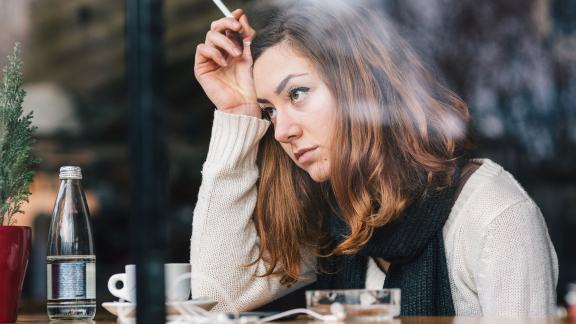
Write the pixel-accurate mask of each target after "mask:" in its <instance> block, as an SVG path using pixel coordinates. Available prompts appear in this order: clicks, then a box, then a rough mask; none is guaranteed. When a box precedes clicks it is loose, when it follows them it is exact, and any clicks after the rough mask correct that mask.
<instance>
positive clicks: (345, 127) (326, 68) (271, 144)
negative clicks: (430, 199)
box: [252, 0, 474, 285]
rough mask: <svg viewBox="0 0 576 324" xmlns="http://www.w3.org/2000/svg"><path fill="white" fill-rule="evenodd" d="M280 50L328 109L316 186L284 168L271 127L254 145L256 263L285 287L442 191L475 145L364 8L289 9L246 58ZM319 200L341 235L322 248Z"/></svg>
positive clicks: (452, 106) (458, 105)
mask: <svg viewBox="0 0 576 324" xmlns="http://www.w3.org/2000/svg"><path fill="white" fill-rule="evenodd" d="M281 43H285V44H287V45H289V46H290V47H291V48H292V49H294V50H295V51H296V52H297V53H299V54H301V55H303V56H304V57H306V58H307V59H309V60H310V61H311V62H312V63H313V65H314V66H315V68H316V69H317V70H318V71H319V73H320V75H321V77H322V78H323V81H324V82H325V83H326V85H327V86H328V88H329V89H330V91H331V93H332V95H333V96H335V98H336V102H337V103H338V105H337V107H335V108H334V109H336V110H337V113H336V121H335V124H334V125H331V128H332V129H331V131H332V132H333V134H334V136H333V143H332V145H331V148H333V149H332V151H331V153H330V154H331V157H330V158H331V160H330V161H331V162H330V163H331V169H330V179H329V181H328V182H327V183H324V184H317V183H314V182H313V181H312V180H311V179H310V177H309V176H308V174H306V172H305V171H303V170H301V169H299V168H298V167H297V166H296V165H295V164H294V163H293V162H292V161H291V160H290V158H289V157H288V155H287V154H286V153H285V152H284V151H283V149H282V148H281V146H280V144H279V143H278V142H276V140H275V139H274V133H273V129H272V127H271V128H270V130H269V131H268V133H267V134H266V135H265V137H264V138H263V140H262V142H261V144H260V149H259V150H260V151H259V156H258V165H259V168H260V179H259V182H258V193H259V194H258V198H257V203H256V209H255V214H254V220H255V223H256V228H257V232H258V235H259V238H260V255H259V257H258V259H257V260H256V261H255V262H257V261H258V260H264V261H265V262H266V264H267V272H266V273H265V274H264V276H269V275H280V276H281V277H282V279H281V281H282V283H283V284H285V285H290V284H292V283H294V282H296V281H297V280H299V279H300V278H301V277H300V266H301V261H302V259H303V256H304V255H305V254H313V255H316V256H326V255H332V254H354V253H356V252H357V251H359V250H360V249H361V248H362V246H363V245H365V244H366V243H367V242H368V240H369V239H370V238H371V236H372V234H373V231H374V229H375V228H377V227H380V226H385V225H386V224H389V223H390V222H393V221H394V220H395V219H397V218H398V217H401V215H402V212H403V211H404V209H405V208H406V207H407V206H408V205H409V204H410V203H411V202H413V201H415V200H417V199H419V198H421V197H423V195H425V194H426V192H427V191H428V190H442V189H443V188H445V187H447V186H449V185H452V183H451V179H452V177H453V175H454V173H455V172H456V168H457V167H458V165H460V164H461V163H462V162H463V161H464V160H465V158H466V156H467V154H468V153H469V152H470V151H471V150H472V149H473V147H474V143H473V140H472V137H471V136H470V131H469V128H470V127H469V125H470V116H469V112H468V108H467V106H466V104H465V103H464V102H463V101H462V100H461V99H460V98H459V97H458V96H457V95H455V94H454V93H453V92H451V91H450V90H448V89H447V88H446V87H444V86H443V85H442V84H441V83H440V82H439V81H438V80H437V79H436V78H435V77H434V76H433V75H432V74H431V73H430V72H429V70H428V69H427V68H426V67H425V66H424V64H423V62H422V61H421V60H420V59H419V58H418V56H417V55H416V53H415V52H414V51H413V50H411V49H410V47H409V46H408V45H407V43H406V42H405V41H404V40H402V39H401V38H400V37H399V36H398V34H397V33H396V32H395V29H394V27H393V26H392V25H391V23H390V22H389V20H388V19H386V18H384V16H383V15H380V14H376V13H375V11H374V10H372V9H371V7H369V6H363V5H361V4H358V2H355V5H350V3H349V2H348V3H346V1H344V0H336V1H335V0H331V1H329V2H328V1H322V5H320V4H318V1H299V2H297V4H295V5H294V6H291V7H290V8H289V9H287V10H283V11H282V12H281V13H280V14H278V15H276V16H274V17H273V18H272V19H271V20H270V21H269V22H268V24H267V25H266V26H265V27H264V28H263V29H262V30H260V31H259V32H258V35H257V36H256V39H255V40H254V41H253V43H252V52H253V58H254V62H255V61H256V60H257V59H258V58H259V57H260V56H261V55H262V54H263V53H264V52H265V51H266V49H268V48H270V47H273V46H275V45H278V44H281ZM327 193H329V194H327ZM328 196H330V197H332V198H333V200H334V203H335V204H336V205H337V206H338V208H339V209H340V216H341V217H342V218H343V220H344V221H345V222H346V223H347V224H348V226H349V228H350V233H349V235H348V236H346V237H345V238H344V240H343V241H342V242H341V243H339V244H338V245H336V246H332V247H330V248H329V249H328V250H327V247H328V246H330V245H329V243H328V242H327V228H325V225H324V224H325V217H327V214H328V212H329V210H328V209H327V208H328V204H327V202H326V201H327V197H328Z"/></svg>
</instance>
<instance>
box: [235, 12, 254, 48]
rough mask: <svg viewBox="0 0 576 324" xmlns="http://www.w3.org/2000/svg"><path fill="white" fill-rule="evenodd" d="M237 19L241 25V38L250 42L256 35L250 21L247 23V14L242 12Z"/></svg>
mask: <svg viewBox="0 0 576 324" xmlns="http://www.w3.org/2000/svg"><path fill="white" fill-rule="evenodd" d="M238 21H239V22H240V25H241V26H242V40H243V41H244V42H252V40H253V39H254V37H256V31H255V30H254V28H252V26H250V23H248V16H246V15H244V14H243V15H242V16H240V18H239V19H238Z"/></svg>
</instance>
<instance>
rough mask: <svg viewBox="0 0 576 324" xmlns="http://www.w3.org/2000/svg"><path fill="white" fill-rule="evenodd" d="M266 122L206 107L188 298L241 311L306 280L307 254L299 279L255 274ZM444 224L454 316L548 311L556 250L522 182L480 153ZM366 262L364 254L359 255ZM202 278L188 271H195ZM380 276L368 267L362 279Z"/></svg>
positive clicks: (310, 272) (310, 268)
mask: <svg viewBox="0 0 576 324" xmlns="http://www.w3.org/2000/svg"><path fill="white" fill-rule="evenodd" d="M268 127H269V122H268V121H265V120H261V119H257V118H253V117H248V116H241V115H231V114H226V113H222V112H219V111H216V112H215V114H214V124H213V126H212V138H211V141H210V147H209V151H208V156H207V159H206V162H205V163H204V167H203V170H202V185H201V187H200V191H199V194H198V202H197V204H196V208H195V210H194V218H193V226H192V239H191V247H190V263H191V264H192V271H193V273H194V278H193V280H192V296H193V297H194V298H197V297H201V296H204V297H209V298H213V299H215V300H218V301H219V304H218V305H217V306H216V308H215V309H217V310H233V309H237V310H250V309H254V308H256V307H259V306H261V305H264V304H266V303H268V302H270V301H272V300H274V299H276V298H279V297H281V296H283V295H285V294H287V293H289V292H291V291H294V290H296V289H298V288H300V287H302V286H303V285H306V284H309V283H311V282H313V281H314V280H315V278H316V275H315V273H314V265H315V260H314V258H312V257H307V258H306V260H303V263H302V264H303V267H302V268H303V269H304V272H303V274H304V275H305V277H306V278H307V279H306V280H302V281H299V282H298V283H297V284H295V285H293V286H292V287H290V288H286V287H283V286H282V285H280V283H279V278H278V277H257V275H258V274H262V273H263V271H264V269H265V265H264V264H263V263H262V262H259V263H257V264H256V265H254V266H245V265H247V264H249V263H250V262H252V261H254V260H255V259H256V256H257V255H258V251H259V250H258V248H259V246H258V236H257V234H256V229H255V226H254V223H253V220H252V213H253V211H254V206H255V203H256V195H257V192H256V181H257V179H258V169H257V166H256V163H255V161H256V153H257V149H258V143H259V141H260V139H261V138H262V136H264V134H265V132H266V130H267V129H268ZM475 162H476V163H479V164H481V166H480V167H479V168H478V169H477V170H476V171H475V172H474V173H473V174H472V176H471V177H470V178H469V179H468V181H467V182H466V184H465V185H464V187H463V189H462V191H461V193H460V195H459V197H458V199H457V200H456V203H455V205H454V206H453V207H452V211H451V213H450V216H449V218H448V221H447V222H446V224H445V225H444V228H443V232H444V241H445V248H446V259H447V263H448V272H449V279H450V286H451V290H452V298H453V301H454V307H455V310H456V314H457V315H466V316H500V317H502V316H503V317H542V316H546V315H550V314H553V312H554V311H555V299H556V298H555V296H556V293H555V288H556V283H557V278H558V262H557V258H556V253H555V251H554V247H553V245H552V242H551V241H550V237H549V235H548V231H547V229H546V224H545V222H544V218H543V217H542V214H541V212H540V210H539V208H538V207H537V206H536V205H535V203H534V202H533V201H532V199H530V197H529V196H528V194H527V193H526V192H525V191H524V189H523V188H522V187H521V186H520V185H519V184H518V182H516V180H515V179H514V178H513V177H512V175H510V174H509V173H508V172H506V171H505V170H504V169H502V167H500V166H499V165H498V164H496V163H494V162H492V161H490V160H486V159H482V160H475ZM367 262H368V260H367ZM199 277H201V278H204V279H195V278H199ZM383 280H384V275H383V274H382V273H381V272H380V271H379V270H377V269H375V268H374V264H373V263H372V266H370V267H369V271H368V273H367V283H368V284H369V285H376V286H380V287H382V282H383Z"/></svg>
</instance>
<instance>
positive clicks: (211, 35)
mask: <svg viewBox="0 0 576 324" xmlns="http://www.w3.org/2000/svg"><path fill="white" fill-rule="evenodd" d="M206 44H207V45H212V46H214V47H216V48H218V49H221V50H222V51H224V52H227V53H228V54H230V55H231V56H234V57H236V56H240V55H241V54H242V51H241V50H240V48H239V47H238V45H236V44H234V42H233V41H232V40H230V39H229V38H228V37H226V36H224V35H222V34H220V33H217V32H214V31H211V30H210V31H208V33H207V34H206Z"/></svg>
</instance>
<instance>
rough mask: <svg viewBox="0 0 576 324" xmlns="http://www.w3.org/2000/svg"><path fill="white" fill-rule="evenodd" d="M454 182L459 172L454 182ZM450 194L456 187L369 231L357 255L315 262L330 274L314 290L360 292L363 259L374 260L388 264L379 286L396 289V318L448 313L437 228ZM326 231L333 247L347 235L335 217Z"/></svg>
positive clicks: (443, 218) (449, 296) (441, 241)
mask: <svg viewBox="0 0 576 324" xmlns="http://www.w3.org/2000/svg"><path fill="white" fill-rule="evenodd" d="M458 179H459V172H457V174H456V176H455V179H454V180H458ZM453 183H456V184H457V183H458V181H454V182H453ZM455 192H456V186H453V187H450V188H447V189H445V190H443V191H441V192H436V191H431V192H429V193H428V194H427V195H426V196H424V197H423V198H422V199H420V200H419V201H415V202H414V203H412V204H411V205H410V206H409V207H408V208H407V209H406V211H405V213H404V215H403V216H402V217H401V218H400V220H398V221H396V222H394V223H392V224H389V225H387V226H384V227H381V228H378V229H377V230H375V231H374V235H373V236H372V238H371V239H370V241H369V242H368V243H367V244H366V246H364V248H362V250H360V251H359V253H358V254H356V255H339V256H333V257H329V258H326V259H323V260H321V266H322V268H323V269H325V270H327V271H328V272H329V273H330V274H327V273H321V274H320V275H319V277H318V281H317V283H316V288H318V289H353V288H364V287H365V279H366V267H367V257H380V258H382V259H384V260H386V261H388V262H390V263H391V265H390V267H389V269H388V273H387V274H386V280H385V282H384V287H385V288H400V289H402V309H401V315H423V316H424V315H445V316H449V315H454V314H455V313H454V304H453V302H452V293H451V290H450V282H449V279H448V269H447V265H446V255H445V251H444V239H443V236H442V227H443V226H444V223H445V222H446V220H447V219H448V215H449V214H450V210H451V209H452V206H453V204H454V198H455V197H454V195H455ZM329 228H330V237H331V238H332V240H333V241H334V243H338V242H341V241H342V238H343V236H344V235H346V234H348V233H349V229H348V226H347V225H346V223H344V221H343V220H342V219H341V217H339V216H337V215H336V214H334V215H332V216H331V217H330V221H329Z"/></svg>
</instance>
